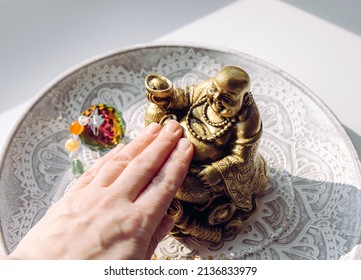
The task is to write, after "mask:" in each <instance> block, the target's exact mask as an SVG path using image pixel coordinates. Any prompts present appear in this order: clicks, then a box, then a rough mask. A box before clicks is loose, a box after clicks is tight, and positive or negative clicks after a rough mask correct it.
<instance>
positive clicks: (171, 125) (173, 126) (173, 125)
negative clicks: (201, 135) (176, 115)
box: [165, 120, 179, 133]
mask: <svg viewBox="0 0 361 280" xmlns="http://www.w3.org/2000/svg"><path fill="white" fill-rule="evenodd" d="M178 129H179V123H178V122H176V121H174V120H170V121H168V122H167V124H166V125H165V131H167V132H169V133H174V132H176V131H177V130H178Z"/></svg>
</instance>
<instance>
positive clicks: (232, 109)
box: [207, 66, 250, 118]
mask: <svg viewBox="0 0 361 280" xmlns="http://www.w3.org/2000/svg"><path fill="white" fill-rule="evenodd" d="M249 90H250V82H249V77H248V75H247V73H246V72H244V71H243V70H242V69H240V68H238V67H234V66H228V67H225V68H224V69H222V70H221V71H220V72H219V73H218V74H217V75H216V76H215V77H214V78H213V81H212V85H211V86H210V88H209V89H208V91H207V102H208V104H209V106H210V107H211V108H212V110H213V111H214V112H215V113H216V114H217V115H218V116H221V117H225V118H231V117H234V116H236V115H237V114H238V112H239V111H240V110H241V108H242V103H243V99H244V96H245V94H246V93H247V92H249Z"/></svg>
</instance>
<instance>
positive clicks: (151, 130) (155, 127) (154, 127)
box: [145, 123, 161, 135]
mask: <svg viewBox="0 0 361 280" xmlns="http://www.w3.org/2000/svg"><path fill="white" fill-rule="evenodd" d="M160 128H161V126H160V125H159V124H157V123H150V124H149V125H148V126H147V127H146V129H145V133H146V134H149V135H152V134H156V133H157V132H158V131H159V130H160Z"/></svg>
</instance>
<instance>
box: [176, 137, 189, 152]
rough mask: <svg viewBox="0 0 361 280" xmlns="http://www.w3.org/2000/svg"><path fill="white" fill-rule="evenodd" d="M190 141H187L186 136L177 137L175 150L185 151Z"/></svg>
mask: <svg viewBox="0 0 361 280" xmlns="http://www.w3.org/2000/svg"><path fill="white" fill-rule="evenodd" d="M190 145H191V143H190V142H189V140H188V139H186V138H181V139H179V141H178V144H177V150H179V151H182V152H185V151H187V150H188V148H189V147H190Z"/></svg>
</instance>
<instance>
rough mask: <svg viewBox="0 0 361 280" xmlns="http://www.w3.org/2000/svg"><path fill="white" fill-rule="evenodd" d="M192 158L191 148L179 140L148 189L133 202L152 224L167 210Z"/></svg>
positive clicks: (186, 141)
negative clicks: (147, 216) (142, 210)
mask: <svg viewBox="0 0 361 280" xmlns="http://www.w3.org/2000/svg"><path fill="white" fill-rule="evenodd" d="M192 157H193V146H192V145H191V143H190V142H189V140H187V139H185V138H181V139H180V140H179V141H178V144H177V146H176V148H175V149H174V150H173V152H172V153H171V155H170V157H169V158H168V160H167V161H166V162H165V164H164V165H163V167H162V168H161V169H160V171H159V172H158V174H157V175H156V176H155V177H154V178H153V180H152V181H151V182H150V184H149V185H148V187H147V188H146V189H144V191H143V192H142V193H141V194H140V195H139V196H138V198H137V199H136V200H135V201H134V203H135V204H138V205H139V207H142V208H143V209H144V211H145V213H148V215H149V218H150V220H151V221H153V222H154V224H156V225H157V224H158V223H159V222H160V220H161V218H162V217H163V215H164V213H165V212H166V211H167V209H168V208H169V206H170V204H171V202H172V200H173V198H174V197H175V194H176V192H177V190H178V189H179V187H180V186H181V184H182V183H183V181H184V178H185V177H186V175H187V171H188V169H189V165H190V162H191V160H192Z"/></svg>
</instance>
